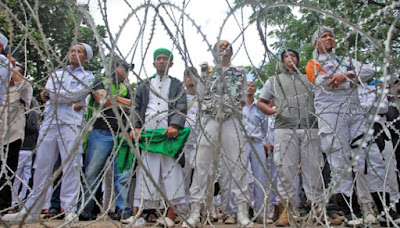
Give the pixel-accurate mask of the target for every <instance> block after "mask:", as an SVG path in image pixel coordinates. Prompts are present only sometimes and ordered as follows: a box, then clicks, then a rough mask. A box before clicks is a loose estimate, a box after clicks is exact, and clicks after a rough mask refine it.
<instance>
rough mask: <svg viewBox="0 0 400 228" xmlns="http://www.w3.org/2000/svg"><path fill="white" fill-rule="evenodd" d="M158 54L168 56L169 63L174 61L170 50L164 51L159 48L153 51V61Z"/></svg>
mask: <svg viewBox="0 0 400 228" xmlns="http://www.w3.org/2000/svg"><path fill="white" fill-rule="evenodd" d="M159 54H166V55H168V56H169V57H170V58H171V61H172V60H174V55H173V54H172V52H171V51H170V50H168V49H166V48H159V49H157V50H155V51H154V59H153V60H155V59H156V57H157V56H158V55H159Z"/></svg>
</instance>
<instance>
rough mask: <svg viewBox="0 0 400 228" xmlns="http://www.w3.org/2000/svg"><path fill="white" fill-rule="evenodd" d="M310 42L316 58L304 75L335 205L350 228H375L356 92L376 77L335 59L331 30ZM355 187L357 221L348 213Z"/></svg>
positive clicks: (359, 66)
mask: <svg viewBox="0 0 400 228" xmlns="http://www.w3.org/2000/svg"><path fill="white" fill-rule="evenodd" d="M312 42H313V45H314V48H315V50H314V53H313V55H314V56H313V59H312V60H310V61H309V62H308V64H307V66H306V73H307V77H308V79H309V80H310V81H311V82H313V83H314V85H315V87H316V88H315V99H314V105H315V109H316V110H315V111H316V115H317V116H318V117H319V118H318V126H319V132H318V134H319V135H320V137H321V145H322V151H323V152H324V153H325V154H326V155H327V159H328V162H329V165H330V168H331V177H332V182H331V185H333V186H332V190H333V193H334V194H337V198H338V199H342V200H341V203H339V204H340V206H343V208H342V210H343V212H344V213H345V217H346V219H347V223H348V225H351V226H354V225H359V224H360V223H361V222H363V223H365V224H366V225H367V224H370V223H374V222H375V220H376V218H375V216H374V211H373V209H372V202H373V199H372V196H371V194H370V192H369V188H368V184H367V181H366V177H365V174H364V169H365V165H364V164H365V158H366V157H365V150H364V148H362V147H360V146H359V144H360V142H361V141H362V138H363V133H364V132H365V130H366V126H367V122H366V120H365V118H364V115H363V113H362V112H360V111H359V109H360V107H361V104H360V99H359V94H358V92H357V86H359V83H358V82H365V81H367V80H369V79H370V78H371V77H372V76H373V75H374V72H373V71H372V69H371V68H370V67H369V66H368V65H367V64H364V63H361V62H358V61H357V60H355V59H351V58H343V57H338V56H337V55H335V53H334V48H335V46H336V41H335V33H334V31H333V29H331V28H329V27H326V26H322V27H320V28H318V29H317V30H316V31H315V33H314V35H313V38H312ZM349 170H351V172H349ZM353 175H354V177H353ZM354 181H355V182H356V193H357V197H358V202H359V203H360V205H361V209H362V212H363V219H361V220H360V219H358V218H357V217H359V216H357V215H355V214H354V213H352V211H353V210H351V209H350V208H349V207H348V205H351V204H350V202H351V200H350V197H351V196H352V195H353V189H354V185H353V183H354ZM343 196H344V198H343Z"/></svg>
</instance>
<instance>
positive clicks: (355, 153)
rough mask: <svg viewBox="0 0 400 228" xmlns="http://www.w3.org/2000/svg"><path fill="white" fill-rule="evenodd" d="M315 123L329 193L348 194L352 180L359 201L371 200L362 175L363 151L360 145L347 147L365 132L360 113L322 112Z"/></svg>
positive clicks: (365, 180)
mask: <svg viewBox="0 0 400 228" xmlns="http://www.w3.org/2000/svg"><path fill="white" fill-rule="evenodd" d="M318 124H319V135H320V137H321V145H322V150H323V152H324V153H326V155H327V159H328V162H329V164H330V167H331V177H332V183H331V187H332V188H333V189H332V193H333V194H335V193H343V194H345V195H346V196H347V197H351V196H352V194H353V189H354V181H355V182H356V193H357V197H358V200H359V203H372V202H373V199H372V196H371V193H370V191H369V187H368V183H367V179H366V176H365V174H364V171H365V170H364V169H365V151H364V149H362V148H361V147H357V148H355V149H351V148H350V144H351V142H352V141H353V140H355V139H356V138H357V137H359V136H360V135H362V134H363V133H364V132H365V129H366V121H365V118H364V116H363V115H361V114H356V113H339V114H337V113H323V114H321V115H320V118H319V119H318ZM366 141H368V140H366ZM359 142H361V140H359ZM353 173H354V177H353Z"/></svg>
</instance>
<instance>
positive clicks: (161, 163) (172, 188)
mask: <svg viewBox="0 0 400 228" xmlns="http://www.w3.org/2000/svg"><path fill="white" fill-rule="evenodd" d="M141 159H142V161H143V164H144V167H139V170H138V173H137V176H136V187H135V199H134V203H133V204H134V206H135V207H140V206H141V207H142V209H154V208H159V205H160V201H161V200H162V199H163V198H162V196H161V194H160V191H161V192H162V193H163V194H164V195H165V196H166V198H167V199H168V200H169V201H170V202H171V204H173V205H179V204H183V203H185V202H186V199H185V187H184V182H183V175H182V167H181V165H180V164H179V163H178V161H177V160H176V159H175V158H171V157H168V156H165V155H162V154H157V153H151V152H145V151H142V154H141ZM144 169H147V170H148V171H149V172H150V175H151V177H152V178H153V179H154V181H155V183H156V185H154V184H153V182H152V181H151V179H150V176H148V175H147V174H146V173H145V171H144Z"/></svg>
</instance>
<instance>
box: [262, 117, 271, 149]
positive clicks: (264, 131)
mask: <svg viewBox="0 0 400 228" xmlns="http://www.w3.org/2000/svg"><path fill="white" fill-rule="evenodd" d="M262 117H263V118H262V120H261V126H260V127H261V132H262V134H263V135H264V139H263V144H269V140H268V116H267V115H265V114H262Z"/></svg>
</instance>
